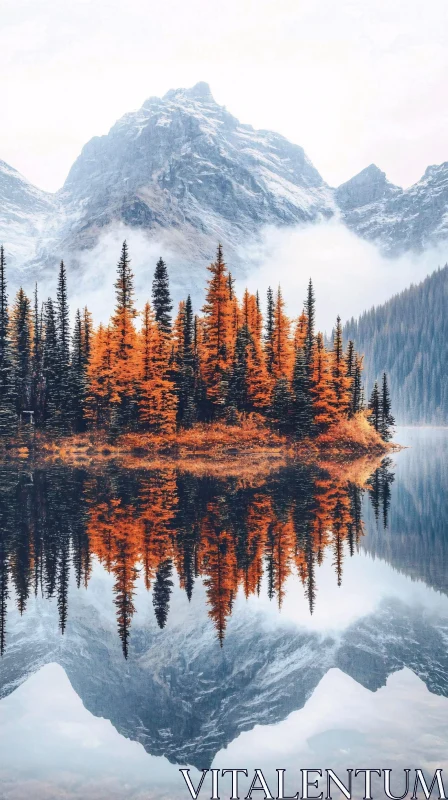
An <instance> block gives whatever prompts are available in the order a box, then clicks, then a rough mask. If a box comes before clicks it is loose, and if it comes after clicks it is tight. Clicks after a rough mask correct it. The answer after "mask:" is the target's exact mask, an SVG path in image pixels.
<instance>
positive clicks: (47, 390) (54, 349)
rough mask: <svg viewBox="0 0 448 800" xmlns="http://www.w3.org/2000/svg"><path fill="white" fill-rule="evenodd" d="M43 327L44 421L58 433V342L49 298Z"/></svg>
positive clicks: (54, 318) (52, 307)
mask: <svg viewBox="0 0 448 800" xmlns="http://www.w3.org/2000/svg"><path fill="white" fill-rule="evenodd" d="M44 326H45V337H44V351H43V378H44V420H45V425H46V427H48V428H50V429H53V430H58V431H60V427H61V426H60V411H59V366H60V357H59V342H58V334H57V327H56V314H55V311H54V306H53V301H52V299H51V297H49V298H48V300H47V302H46V303H45V312H44Z"/></svg>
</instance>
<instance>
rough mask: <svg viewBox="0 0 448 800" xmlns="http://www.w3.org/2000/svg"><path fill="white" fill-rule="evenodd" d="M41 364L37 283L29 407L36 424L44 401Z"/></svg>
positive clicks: (41, 333)
mask: <svg viewBox="0 0 448 800" xmlns="http://www.w3.org/2000/svg"><path fill="white" fill-rule="evenodd" d="M42 364H43V310H42V309H39V299H38V294H37V283H36V286H35V289H34V310H33V347H32V353H31V399H30V407H31V410H32V411H34V418H35V419H34V421H35V423H36V424H39V423H40V422H42V418H43V403H44V391H43V386H44V380H43V373H42Z"/></svg>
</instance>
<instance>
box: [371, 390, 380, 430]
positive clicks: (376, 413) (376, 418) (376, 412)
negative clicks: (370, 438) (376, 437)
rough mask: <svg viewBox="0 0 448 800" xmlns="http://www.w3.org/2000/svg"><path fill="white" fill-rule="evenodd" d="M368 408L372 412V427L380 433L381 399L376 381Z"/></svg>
mask: <svg viewBox="0 0 448 800" xmlns="http://www.w3.org/2000/svg"><path fill="white" fill-rule="evenodd" d="M368 408H369V411H370V417H369V422H370V424H371V425H372V427H373V428H375V430H376V431H378V432H379V430H380V423H381V398H380V393H379V389H378V382H377V381H375V384H374V386H373V389H372V394H371V395H370V400H369V406H368Z"/></svg>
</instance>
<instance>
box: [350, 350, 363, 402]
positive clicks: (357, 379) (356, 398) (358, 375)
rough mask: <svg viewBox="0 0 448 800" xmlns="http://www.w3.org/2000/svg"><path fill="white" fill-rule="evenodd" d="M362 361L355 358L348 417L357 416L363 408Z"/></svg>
mask: <svg viewBox="0 0 448 800" xmlns="http://www.w3.org/2000/svg"><path fill="white" fill-rule="evenodd" d="M361 381H362V359H361V358H359V357H357V358H356V363H355V370H354V374H353V383H352V396H351V404H350V416H353V415H354V414H357V413H358V411H362V409H363V408H364V392H363V388H362V383H361Z"/></svg>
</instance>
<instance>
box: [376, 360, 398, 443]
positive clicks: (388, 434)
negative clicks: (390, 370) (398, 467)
mask: <svg viewBox="0 0 448 800" xmlns="http://www.w3.org/2000/svg"><path fill="white" fill-rule="evenodd" d="M394 425H395V419H394V418H393V416H392V414H391V402H390V394H389V387H388V385H387V375H386V373H385V372H383V380H382V385H381V410H380V423H379V432H380V434H381V436H382V438H383V439H384V441H385V442H389V441H390V440H391V439H392V436H393V427H394Z"/></svg>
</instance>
